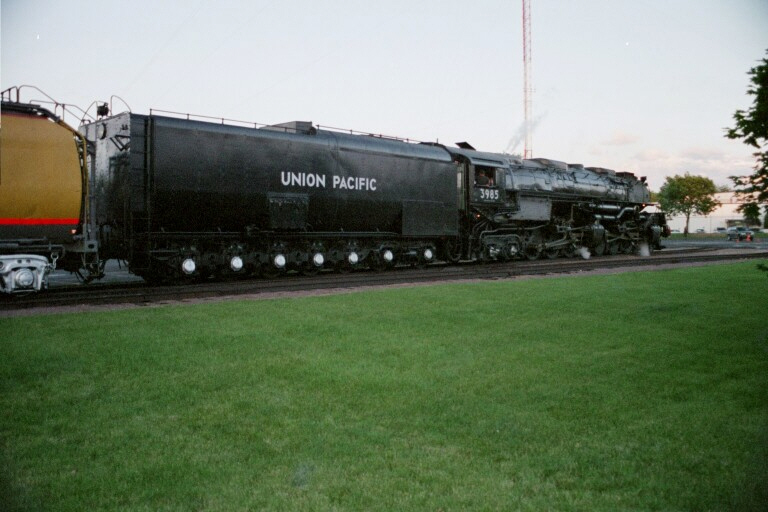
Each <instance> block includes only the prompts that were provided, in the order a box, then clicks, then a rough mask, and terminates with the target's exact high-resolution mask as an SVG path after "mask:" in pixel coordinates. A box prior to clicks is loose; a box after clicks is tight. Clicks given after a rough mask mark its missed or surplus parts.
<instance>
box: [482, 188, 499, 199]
mask: <svg viewBox="0 0 768 512" xmlns="http://www.w3.org/2000/svg"><path fill="white" fill-rule="evenodd" d="M480 199H488V200H490V201H498V200H499V190H498V189H490V188H481V189H480Z"/></svg>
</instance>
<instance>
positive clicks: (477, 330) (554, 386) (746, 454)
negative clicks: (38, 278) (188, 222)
mask: <svg viewBox="0 0 768 512" xmlns="http://www.w3.org/2000/svg"><path fill="white" fill-rule="evenodd" d="M767 292H768V278H766V276H765V275H764V274H761V273H759V272H757V271H756V270H755V264H754V263H747V264H736V265H722V266H709V267H700V268H693V269H681V270H670V271H658V272H643V273H631V274H622V275H604V276H590V277H564V278H556V279H537V280H529V281H505V282H490V283H481V284H451V285H441V286H432V287H419V288H407V289H393V290H385V291H370V292H360V293H353V294H347V295H336V296H329V297H314V298H300V299H285V300H268V301H252V302H247V301H241V302H225V303H217V304H206V305H196V306H169V307H159V308H147V309H133V310H123V311H114V312H104V313H90V314H73V315H52V316H47V317H28V318H10V319H0V330H1V332H2V333H3V334H2V342H0V379H1V380H0V382H2V395H1V400H2V401H1V402H0V407H2V417H1V419H0V441H1V442H2V468H3V470H2V473H1V474H0V477H1V478H2V482H1V486H0V496H2V498H0V499H1V500H3V501H0V509H3V510H51V511H53V510H55V511H84V510H115V511H117V510H121V511H124V510H130V511H133V510H141V511H156V510H173V511H176V510H178V511H182V510H183V511H187V510H204V511H236V510H285V511H294V510H307V511H309V510H311V511H323V510H372V511H377V510H381V511H390V510H403V511H405V510H428V511H453V510H531V511H533V510H536V511H538V510H584V511H593V510H597V511H600V510H602V511H615V510H691V511H704V510H716V511H720V510H734V511H742V510H746V511H748V510H765V509H766V507H765V504H766V503H768V430H767V429H766V427H767V426H768V322H766V317H767V315H766V310H768V308H767V307H766V306H768V300H767V297H768V293H767Z"/></svg>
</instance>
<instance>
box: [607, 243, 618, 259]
mask: <svg viewBox="0 0 768 512" xmlns="http://www.w3.org/2000/svg"><path fill="white" fill-rule="evenodd" d="M608 254H610V255H611V256H616V255H617V254H619V242H611V243H610V244H608Z"/></svg>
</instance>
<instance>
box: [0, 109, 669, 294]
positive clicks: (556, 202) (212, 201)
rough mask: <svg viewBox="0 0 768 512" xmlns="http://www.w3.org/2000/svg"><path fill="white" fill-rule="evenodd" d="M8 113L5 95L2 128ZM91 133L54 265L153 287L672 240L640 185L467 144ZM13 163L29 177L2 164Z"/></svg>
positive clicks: (187, 127) (108, 129) (337, 135)
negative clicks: (125, 271)
mask: <svg viewBox="0 0 768 512" xmlns="http://www.w3.org/2000/svg"><path fill="white" fill-rule="evenodd" d="M19 108H20V107H19ZM30 108H31V107H30ZM5 109H6V106H5V102H4V103H3V116H4V119H3V121H4V124H5V115H6V114H5ZM68 133H69V132H68ZM79 133H82V134H83V136H84V138H85V140H86V141H87V143H83V144H81V146H82V147H81V148H80V149H77V154H78V155H79V157H78V158H79V159H80V162H81V167H80V171H79V172H80V174H79V175H78V176H79V177H80V178H79V179H80V181H78V183H80V184H81V185H80V186H81V188H80V189H79V191H80V206H79V210H78V211H77V212H76V214H75V213H68V215H70V217H68V218H69V219H70V220H74V219H75V218H77V221H78V222H76V223H72V224H71V225H68V226H67V227H68V228H69V232H68V233H69V234H67V233H63V232H62V233H56V236H57V237H58V238H56V237H53V236H52V235H53V233H52V234H51V236H50V237H49V238H46V240H49V241H51V240H56V241H59V240H61V239H62V238H63V239H64V240H65V241H67V242H68V243H66V244H65V243H63V242H62V247H63V248H64V251H63V252H62V254H61V255H60V256H59V258H58V261H62V257H63V256H70V258H69V259H68V260H67V261H71V262H73V263H71V265H75V264H76V263H75V262H77V261H79V262H81V263H83V266H82V268H84V269H85V270H86V274H87V275H91V276H96V277H98V276H99V275H100V271H101V269H102V268H103V263H102V262H103V261H106V260H107V259H111V258H116V259H120V260H125V261H127V262H128V266H129V269H130V271H131V272H133V273H135V274H137V275H139V276H141V277H143V278H144V279H145V280H147V281H149V282H183V281H185V280H189V279H200V278H208V277H211V276H215V277H219V278H225V277H234V276H242V275H253V274H258V275H265V276H276V275H279V274H281V273H285V272H288V271H298V272H302V273H306V274H313V273H316V272H319V271H320V270H322V269H329V268H330V269H335V270H338V271H342V272H343V271H349V270H352V269H355V268H363V267H368V268H373V269H385V268H390V267H394V266H396V265H401V264H409V265H426V264H429V263H431V262H434V261H437V260H442V261H446V262H450V263H455V262H458V261H460V260H477V261H480V262H490V261H505V260H511V259H515V258H527V259H536V258H539V257H547V258H555V257H558V256H573V255H574V254H575V253H576V252H577V251H578V250H583V249H584V248H588V250H589V251H590V252H591V253H592V254H596V255H599V254H604V253H610V254H616V253H619V252H624V253H630V252H633V251H636V250H637V249H638V247H639V246H640V245H642V244H647V245H648V246H650V247H658V246H659V241H660V237H661V236H663V235H665V234H666V230H665V228H666V226H665V223H664V220H663V217H660V216H659V215H658V214H650V213H645V212H643V208H644V206H646V205H647V204H648V202H649V200H650V195H649V192H648V188H647V186H646V184H645V179H644V178H639V179H638V178H637V177H635V176H634V175H633V174H631V173H621V172H618V173H617V172H614V171H612V170H609V169H603V168H594V167H584V166H582V165H574V164H566V163H564V162H560V161H554V160H547V159H529V160H523V159H520V158H517V157H514V156H511V155H507V154H497V153H487V152H480V151H476V150H475V149H474V148H472V147H471V146H470V145H469V144H467V143H460V144H458V147H449V146H445V145H442V144H437V143H414V142H411V141H407V140H403V139H397V138H391V137H384V136H378V135H372V134H364V133H358V132H346V131H337V130H332V129H324V128H321V127H316V126H314V125H313V124H312V123H310V122H291V123H284V124H280V125H270V126H260V125H248V126H246V125H240V124H237V123H233V122H225V121H224V120H219V121H215V122H214V121H212V120H210V119H197V118H193V117H191V116H177V115H174V114H170V113H165V112H150V114H148V115H143V114H135V113H132V112H124V113H121V114H117V115H112V116H108V115H107V116H104V117H101V118H99V119H96V120H93V121H91V122H87V123H85V124H83V125H82V126H81V127H80V130H79ZM3 138H5V127H4V128H3ZM37 143H38V144H40V145H41V147H42V146H44V145H45V144H46V142H45V141H37ZM4 144H5V142H4ZM73 146H74V145H73ZM85 160H87V161H88V162H90V166H85V165H84V163H83V162H84V161H85ZM3 168H4V170H3V173H4V174H5V173H6V171H5V169H6V168H9V169H10V171H8V172H10V173H19V174H20V175H23V174H24V173H25V172H27V171H24V170H23V169H21V168H15V167H13V164H9V167H6V161H5V160H4V161H3ZM3 179H4V180H5V176H3ZM49 181H50V179H49ZM9 183H11V187H10V189H9V190H8V192H6V188H5V181H3V193H8V194H11V195H13V196H14V197H17V199H16V201H17V203H18V204H19V205H22V204H24V205H26V204H27V202H29V201H38V202H39V203H40V205H41V207H42V206H43V205H46V204H47V202H48V199H47V198H45V197H43V198H40V199H37V200H35V199H33V197H34V195H35V194H34V188H30V189H24V190H22V189H20V188H18V187H17V186H16V185H13V182H12V181H11V182H9ZM51 188H54V187H53V186H52V187H51ZM89 198H90V201H89V200H88V199H89ZM73 208H74V206H73ZM73 211H74V210H73ZM5 215H6V213H4V212H2V213H0V216H3V217H5ZM24 215H26V214H23V213H15V212H14V213H13V215H9V217H11V218H27V217H24ZM14 216H15V217H14ZM34 218H37V217H34ZM46 218H47V217H46ZM21 225H23V224H21ZM17 227H18V226H17ZM22 231H23V230H22ZM73 232H74V234H72V233H73ZM9 235H11V238H13V237H14V236H18V235H17V232H14V233H11V232H10V231H3V232H2V234H1V236H0V238H2V239H7V238H8V236H9ZM24 236H26V234H24ZM70 236H72V237H74V238H73V239H72V240H71V242H72V243H69V242H70V240H69V238H68V237H70ZM78 237H80V238H78ZM13 243H15V242H11V243H10V244H9V245H7V246H6V245H2V246H0V247H2V250H3V251H4V252H5V254H8V252H7V249H8V248H10V249H11V251H10V252H14V251H13V249H14V248H15V247H21V245H17V246H13ZM78 244H79V245H78ZM86 249H89V250H86ZM25 252H27V253H31V252H32V251H25ZM46 252H47V251H43V253H46ZM94 253H97V256H95V257H94ZM73 255H74V256H77V257H76V258H75V257H72V256H73ZM4 257H5V256H4ZM54 261H56V260H54ZM49 265H50V261H49ZM67 268H70V267H67ZM30 271H31V272H32V273H33V274H35V276H36V281H35V283H34V284H29V283H28V280H24V281H22V282H21V283H18V282H17V286H16V287H14V288H13V289H9V288H5V289H4V290H3V291H16V290H19V289H39V288H40V287H43V286H44V281H45V279H44V278H45V275H44V273H43V272H42V271H36V270H34V269H33V268H30ZM36 272H37V273H36ZM16 280H17V281H18V278H17V279H16Z"/></svg>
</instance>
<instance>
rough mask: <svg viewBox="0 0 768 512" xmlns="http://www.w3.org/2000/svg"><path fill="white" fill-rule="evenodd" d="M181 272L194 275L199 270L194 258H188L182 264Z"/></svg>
mask: <svg viewBox="0 0 768 512" xmlns="http://www.w3.org/2000/svg"><path fill="white" fill-rule="evenodd" d="M181 270H183V271H184V273H185V274H187V275H189V274H194V273H195V270H197V264H196V263H195V260H193V259H192V258H187V259H185V260H184V261H183V262H182V263H181Z"/></svg>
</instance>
